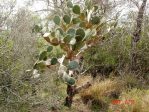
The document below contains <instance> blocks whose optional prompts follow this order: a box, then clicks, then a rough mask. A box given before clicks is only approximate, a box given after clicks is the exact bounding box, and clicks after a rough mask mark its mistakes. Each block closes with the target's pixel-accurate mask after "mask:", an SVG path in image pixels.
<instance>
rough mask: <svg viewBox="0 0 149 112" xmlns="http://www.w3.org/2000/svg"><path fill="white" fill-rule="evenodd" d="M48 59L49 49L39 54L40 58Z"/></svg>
mask: <svg viewBox="0 0 149 112" xmlns="http://www.w3.org/2000/svg"><path fill="white" fill-rule="evenodd" d="M46 59H47V51H43V52H41V53H40V55H39V60H46Z"/></svg>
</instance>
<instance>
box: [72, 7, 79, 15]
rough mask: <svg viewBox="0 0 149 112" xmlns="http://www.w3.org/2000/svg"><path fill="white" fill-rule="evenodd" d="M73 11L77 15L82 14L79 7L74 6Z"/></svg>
mask: <svg viewBox="0 0 149 112" xmlns="http://www.w3.org/2000/svg"><path fill="white" fill-rule="evenodd" d="M72 11H73V13H75V14H80V6H79V5H74V6H73V9H72Z"/></svg>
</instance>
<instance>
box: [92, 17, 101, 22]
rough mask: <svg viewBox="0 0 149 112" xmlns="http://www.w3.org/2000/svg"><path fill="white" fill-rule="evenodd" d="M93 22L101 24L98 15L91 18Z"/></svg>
mask: <svg viewBox="0 0 149 112" xmlns="http://www.w3.org/2000/svg"><path fill="white" fill-rule="evenodd" d="M91 22H92V24H99V23H100V18H99V17H98V16H94V17H92V18H91Z"/></svg>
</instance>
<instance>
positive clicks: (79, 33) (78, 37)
mask: <svg viewBox="0 0 149 112" xmlns="http://www.w3.org/2000/svg"><path fill="white" fill-rule="evenodd" d="M84 37H85V31H84V29H82V28H79V29H77V30H76V40H77V41H81V40H82V39H83V38H84Z"/></svg>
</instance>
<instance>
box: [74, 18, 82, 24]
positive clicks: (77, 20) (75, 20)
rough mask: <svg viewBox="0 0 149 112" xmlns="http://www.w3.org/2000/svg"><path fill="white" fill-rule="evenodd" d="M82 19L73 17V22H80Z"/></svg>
mask: <svg viewBox="0 0 149 112" xmlns="http://www.w3.org/2000/svg"><path fill="white" fill-rule="evenodd" d="M80 21H81V20H80V18H73V19H72V23H73V24H77V23H80Z"/></svg>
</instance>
